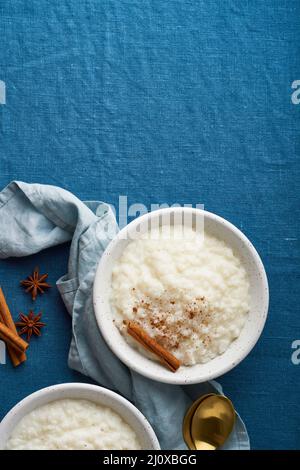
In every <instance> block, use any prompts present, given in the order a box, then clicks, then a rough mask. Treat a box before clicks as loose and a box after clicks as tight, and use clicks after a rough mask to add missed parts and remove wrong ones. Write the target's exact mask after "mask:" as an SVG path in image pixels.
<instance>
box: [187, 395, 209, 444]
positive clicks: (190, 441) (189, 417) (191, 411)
mask: <svg viewBox="0 0 300 470" xmlns="http://www.w3.org/2000/svg"><path fill="white" fill-rule="evenodd" d="M211 395H214V394H213V393H208V394H207V395H202V397H200V398H198V399H197V400H196V401H194V403H192V405H191V406H190V407H189V409H188V410H187V412H186V414H185V417H184V419H183V423H182V435H183V439H184V441H185V443H186V445H187V446H188V448H189V449H191V450H196V447H195V444H194V441H193V439H192V436H191V421H192V418H193V416H194V413H195V411H196V409H197V407H198V406H199V404H200V403H201V402H202V401H203V400H205V398H207V397H210V396H211Z"/></svg>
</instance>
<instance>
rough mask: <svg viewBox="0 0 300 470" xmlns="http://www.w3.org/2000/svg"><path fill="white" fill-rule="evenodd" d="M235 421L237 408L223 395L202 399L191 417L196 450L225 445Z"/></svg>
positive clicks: (213, 395) (211, 448) (213, 448)
mask: <svg viewBox="0 0 300 470" xmlns="http://www.w3.org/2000/svg"><path fill="white" fill-rule="evenodd" d="M234 423H235V410H234V407H233V405H232V403H231V401H230V400H229V399H228V398H226V397H224V396H223V395H215V394H212V395H209V396H206V397H205V398H204V399H203V400H200V402H199V403H198V405H197V406H196V409H195V411H194V414H193V416H192V419H191V427H190V429H191V438H192V441H193V443H194V448H195V449H196V450H215V449H218V448H219V447H221V446H222V445H224V443H225V441H226V440H227V439H228V437H229V436H230V434H231V432H232V429H233V427H234Z"/></svg>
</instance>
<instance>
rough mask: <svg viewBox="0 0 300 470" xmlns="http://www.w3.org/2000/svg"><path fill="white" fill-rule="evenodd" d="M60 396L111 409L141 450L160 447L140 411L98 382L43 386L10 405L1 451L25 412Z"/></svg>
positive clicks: (2, 430) (1, 431) (1, 432)
mask: <svg viewBox="0 0 300 470" xmlns="http://www.w3.org/2000/svg"><path fill="white" fill-rule="evenodd" d="M63 398H75V399H76V398H77V399H81V400H90V401H92V402H94V403H97V404H99V405H104V406H108V407H110V408H112V409H113V410H114V411H115V412H116V413H118V414H119V415H120V416H121V417H122V418H123V419H124V421H126V422H127V423H128V424H129V426H131V428H132V429H133V430H134V431H135V432H136V434H137V435H138V438H139V441H140V443H141V446H142V448H143V449H147V450H155V449H160V446H159V442H158V440H157V437H156V435H155V434H154V431H153V429H152V427H151V426H150V424H149V423H148V421H147V420H146V418H145V417H144V416H143V415H142V413H141V412H140V411H139V410H138V409H137V408H136V407H135V406H133V405H132V404H131V403H130V402H129V401H128V400H126V399H125V398H123V397H121V396H120V395H118V394H117V393H114V392H111V391H110V390H107V389H105V388H102V387H98V386H97V385H89V384H82V383H67V384H61V385H53V386H52V387H47V388H43V389H42V390H39V391H38V392H35V393H33V394H32V395H29V396H28V397H26V398H24V400H22V401H20V402H19V403H18V404H17V405H16V406H15V407H14V408H12V410H11V411H10V412H9V413H8V414H7V415H6V416H5V418H4V419H3V420H2V421H1V423H0V450H1V449H3V448H4V447H5V444H6V442H7V440H8V438H9V436H10V434H11V432H12V431H13V429H14V428H15V426H16V425H17V424H18V422H19V421H20V420H21V419H22V418H23V417H24V416H25V415H27V414H28V413H30V412H31V411H33V410H34V409H36V408H38V407H39V406H43V405H46V404H47V403H50V402H52V401H54V400H60V399H63Z"/></svg>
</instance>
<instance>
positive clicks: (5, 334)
mask: <svg viewBox="0 0 300 470" xmlns="http://www.w3.org/2000/svg"><path fill="white" fill-rule="evenodd" d="M0 338H1V339H3V340H4V341H5V342H6V344H8V345H9V346H11V347H13V348H14V349H15V350H16V351H19V352H20V353H24V352H25V351H26V349H27V348H28V343H26V341H24V340H23V339H22V338H20V336H19V335H18V334H15V333H13V332H12V331H11V329H9V328H7V326H5V325H4V323H0Z"/></svg>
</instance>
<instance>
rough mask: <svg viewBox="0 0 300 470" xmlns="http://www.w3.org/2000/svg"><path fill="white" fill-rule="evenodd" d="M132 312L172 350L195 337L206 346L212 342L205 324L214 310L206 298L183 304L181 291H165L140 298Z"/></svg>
mask: <svg viewBox="0 0 300 470" xmlns="http://www.w3.org/2000/svg"><path fill="white" fill-rule="evenodd" d="M177 297H178V299H177ZM132 312H133V314H134V320H135V321H136V322H137V323H138V324H139V325H140V326H141V327H142V328H144V329H145V330H146V331H148V334H150V335H151V336H152V337H153V338H154V339H155V340H156V341H157V342H158V343H159V344H160V345H161V346H163V347H164V348H166V349H167V350H169V351H176V350H177V349H178V348H179V347H180V345H184V343H185V342H189V341H190V340H191V338H193V337H194V338H195V339H197V341H199V340H200V341H201V342H202V344H203V345H204V346H207V345H208V344H209V343H210V341H211V339H210V337H209V336H208V335H207V334H206V333H205V326H206V325H207V324H208V323H209V321H210V318H211V315H212V310H211V309H210V307H209V304H208V302H207V300H206V299H205V297H196V298H193V299H192V301H187V302H186V303H183V302H182V297H180V296H179V294H178V293H177V294H176V292H169V291H164V292H163V294H162V295H160V296H158V297H153V298H151V299H149V298H147V297H144V298H140V299H139V300H138V301H137V302H136V304H135V305H134V306H133V308H132ZM202 330H203V332H202Z"/></svg>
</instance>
